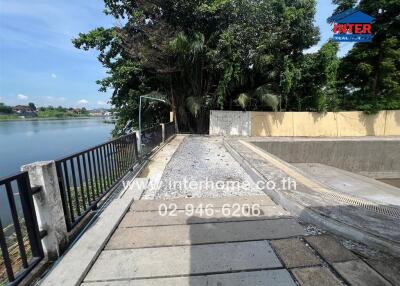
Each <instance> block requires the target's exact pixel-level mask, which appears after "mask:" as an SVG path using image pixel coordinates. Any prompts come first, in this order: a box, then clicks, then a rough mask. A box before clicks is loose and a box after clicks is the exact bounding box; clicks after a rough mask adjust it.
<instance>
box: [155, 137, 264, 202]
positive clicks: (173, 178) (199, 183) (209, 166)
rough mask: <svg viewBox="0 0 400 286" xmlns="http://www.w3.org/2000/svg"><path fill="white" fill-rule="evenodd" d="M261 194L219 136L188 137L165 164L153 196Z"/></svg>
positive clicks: (157, 197) (167, 197) (158, 197)
mask: <svg viewBox="0 0 400 286" xmlns="http://www.w3.org/2000/svg"><path fill="white" fill-rule="evenodd" d="M249 195H264V192H262V191H261V190H259V189H257V187H256V185H255V184H254V182H253V181H252V180H251V178H250V177H249V175H248V174H247V173H246V171H245V170H244V169H243V168H242V167H241V166H240V164H239V163H238V162H237V161H236V160H235V159H234V158H233V157H232V156H231V155H230V154H229V153H228V151H227V150H226V149H225V147H224V145H223V139H222V138H220V137H219V138H217V137H208V136H194V135H191V136H188V137H186V138H185V140H184V141H183V142H182V144H181V146H179V148H178V150H177V151H176V152H175V154H174V156H173V157H172V159H171V161H170V162H169V163H168V165H167V167H166V169H165V171H164V174H163V176H162V178H161V184H160V188H159V190H158V191H157V192H156V195H155V199H172V198H191V197H193V198H202V197H205V198H219V197H227V196H249Z"/></svg>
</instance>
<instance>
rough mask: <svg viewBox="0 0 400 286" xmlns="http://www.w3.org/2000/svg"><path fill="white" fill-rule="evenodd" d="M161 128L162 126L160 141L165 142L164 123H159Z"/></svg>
mask: <svg viewBox="0 0 400 286" xmlns="http://www.w3.org/2000/svg"><path fill="white" fill-rule="evenodd" d="M160 125H161V128H162V142H165V140H166V134H165V124H164V123H161V124H160Z"/></svg>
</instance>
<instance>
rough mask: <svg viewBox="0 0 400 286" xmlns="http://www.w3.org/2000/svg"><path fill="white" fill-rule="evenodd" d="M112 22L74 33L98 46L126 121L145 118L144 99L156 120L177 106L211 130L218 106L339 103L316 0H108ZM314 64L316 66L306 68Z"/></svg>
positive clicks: (188, 123)
mask: <svg viewBox="0 0 400 286" xmlns="http://www.w3.org/2000/svg"><path fill="white" fill-rule="evenodd" d="M104 2H105V7H106V8H105V13H106V14H108V15H111V16H112V17H114V18H115V19H116V23H118V24H117V25H115V26H114V27H112V28H97V29H95V30H92V31H90V32H88V33H86V34H80V35H79V37H78V38H76V39H74V40H73V42H74V45H75V46H76V47H77V48H81V49H85V50H87V49H92V48H93V49H97V50H98V51H99V52H100V54H99V57H98V58H99V60H100V61H101V63H102V64H103V65H104V66H105V67H106V68H107V70H108V76H107V77H106V78H104V79H102V80H99V81H98V83H99V84H100V86H101V90H103V91H104V90H107V89H108V88H110V89H112V90H113V95H112V99H111V103H112V104H113V105H114V106H115V107H116V110H117V111H118V113H119V123H118V126H117V129H118V128H121V127H122V126H124V125H125V123H126V122H127V121H129V120H131V121H132V122H133V123H132V124H137V116H138V104H139V96H140V95H146V94H152V96H156V97H162V98H164V99H166V100H167V101H168V102H169V105H165V104H163V103H159V102H147V104H146V106H145V110H146V112H145V113H144V118H145V121H146V122H147V123H148V124H154V123H157V121H161V120H164V118H165V116H166V115H167V114H166V113H167V112H169V111H170V110H172V111H174V114H175V117H176V118H175V119H176V122H177V125H178V127H179V130H180V131H182V132H185V131H187V132H197V133H203V132H207V130H208V113H209V112H208V111H209V110H210V109H229V110H324V109H326V106H327V104H328V103H329V102H334V101H335V92H334V91H332V92H327V93H326V94H327V95H325V94H324V95H323V96H321V90H329V88H330V85H331V84H332V79H331V78H332V77H334V76H335V72H336V69H337V68H336V67H337V58H336V52H337V45H335V44H334V43H331V42H329V43H327V44H326V45H325V46H324V47H323V48H322V49H321V50H320V51H319V52H318V53H316V54H312V55H304V54H303V50H305V49H307V48H309V47H311V46H313V45H315V44H316V43H317V42H318V37H319V32H318V29H317V28H316V27H315V26H314V23H313V21H314V15H315V6H316V3H315V0H140V1H134V0H104ZM304 69H306V72H304Z"/></svg>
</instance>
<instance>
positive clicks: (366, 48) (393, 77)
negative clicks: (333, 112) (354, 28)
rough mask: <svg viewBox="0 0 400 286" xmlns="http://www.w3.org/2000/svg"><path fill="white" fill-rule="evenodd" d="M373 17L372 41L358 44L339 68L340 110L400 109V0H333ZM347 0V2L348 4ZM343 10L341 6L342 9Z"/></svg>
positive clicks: (373, 110)
mask: <svg viewBox="0 0 400 286" xmlns="http://www.w3.org/2000/svg"><path fill="white" fill-rule="evenodd" d="M335 2H336V3H337V4H339V5H340V6H339V7H347V8H349V7H351V8H355V9H359V10H361V11H363V12H365V13H367V14H369V15H371V16H373V17H375V18H376V20H375V23H374V24H373V34H374V38H373V41H372V42H371V43H358V44H356V45H355V46H354V48H353V49H352V50H351V51H350V52H349V54H348V55H347V56H346V57H345V58H343V59H342V61H341V63H340V67H339V74H340V86H339V89H340V91H341V93H342V108H343V109H361V110H364V111H366V112H369V113H371V112H377V111H379V110H382V109H399V108H400V38H399V29H400V21H399V12H400V2H399V1H395V0H361V1H359V3H358V4H357V2H358V1H339V0H337V1H335ZM349 3H350V4H349ZM342 9H344V8H342Z"/></svg>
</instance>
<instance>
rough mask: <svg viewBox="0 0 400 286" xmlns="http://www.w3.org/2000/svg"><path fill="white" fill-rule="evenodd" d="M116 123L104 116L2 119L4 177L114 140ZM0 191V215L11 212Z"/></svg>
mask: <svg viewBox="0 0 400 286" xmlns="http://www.w3.org/2000/svg"><path fill="white" fill-rule="evenodd" d="M113 128H114V125H112V124H106V123H103V120H102V119H70V120H37V121H0V178H1V177H4V176H8V175H11V174H14V173H16V172H18V171H19V170H20V167H21V166H22V165H24V164H29V163H32V162H35V161H43V160H54V159H58V158H60V157H63V156H66V155H69V154H71V153H75V152H78V151H80V150H82V149H86V148H89V147H92V146H94V145H97V144H100V143H103V142H105V141H107V140H109V139H111V131H112V129H113ZM4 202H6V197H5V194H4V191H3V190H0V218H2V219H5V217H4V215H5V213H6V212H8V210H6V209H7V207H6V206H5V205H4Z"/></svg>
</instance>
